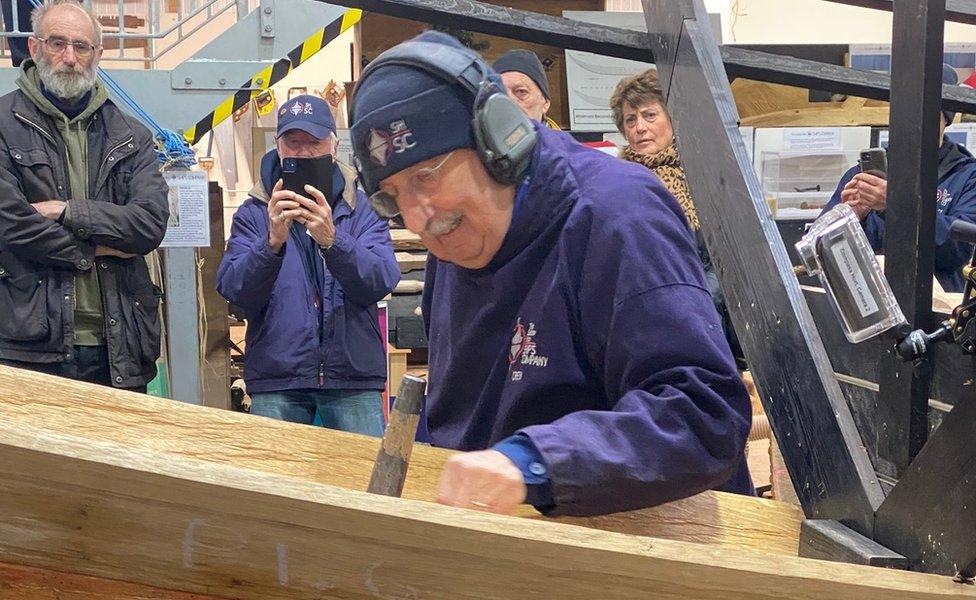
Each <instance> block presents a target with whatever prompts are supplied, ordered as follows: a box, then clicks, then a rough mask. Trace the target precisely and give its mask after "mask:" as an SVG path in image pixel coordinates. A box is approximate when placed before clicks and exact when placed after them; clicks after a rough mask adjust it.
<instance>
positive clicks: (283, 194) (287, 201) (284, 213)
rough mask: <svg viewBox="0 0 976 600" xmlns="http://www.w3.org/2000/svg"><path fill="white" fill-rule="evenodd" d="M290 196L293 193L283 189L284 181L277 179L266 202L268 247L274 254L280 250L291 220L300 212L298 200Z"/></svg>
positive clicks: (298, 215)
mask: <svg viewBox="0 0 976 600" xmlns="http://www.w3.org/2000/svg"><path fill="white" fill-rule="evenodd" d="M292 197H293V194H292V193H291V192H289V191H288V190H286V189H284V183H283V182H282V181H281V180H280V179H279V180H278V183H276V184H275V186H274V189H273V190H272V191H271V200H270V201H269V202H268V219H269V221H270V222H271V226H270V227H269V231H268V247H270V248H271V251H272V252H274V253H275V254H277V253H279V252H281V247H282V246H284V245H285V241H286V240H287V239H288V230H289V229H291V222H292V221H293V220H295V219H296V218H297V217H300V216H301V214H302V211H301V209H300V208H299V204H298V202H295V201H294V200H292V199H291V198H292Z"/></svg>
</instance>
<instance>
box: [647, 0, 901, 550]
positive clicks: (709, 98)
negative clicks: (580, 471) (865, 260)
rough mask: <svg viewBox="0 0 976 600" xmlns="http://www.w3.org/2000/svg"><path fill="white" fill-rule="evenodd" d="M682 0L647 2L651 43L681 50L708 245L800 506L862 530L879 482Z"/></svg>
mask: <svg viewBox="0 0 976 600" xmlns="http://www.w3.org/2000/svg"><path fill="white" fill-rule="evenodd" d="M689 4H690V3H689V2H686V1H684V0H682V1H681V2H675V1H674V0H647V1H646V2H645V4H644V6H645V17H646V20H647V22H648V30H649V31H650V32H651V34H650V35H649V36H648V37H649V39H650V40H651V44H652V45H653V46H654V48H653V50H654V51H655V53H656V54H658V55H660V56H667V55H668V49H670V48H676V49H677V54H676V56H675V60H674V63H673V65H672V64H662V65H659V66H660V68H661V70H662V76H663V78H664V79H665V83H666V84H667V83H669V84H670V94H669V96H668V98H667V104H668V109H669V112H670V115H671V119H672V121H673V123H674V126H675V129H676V130H677V131H679V132H681V135H680V137H679V141H678V143H679V148H680V150H681V155H682V159H683V163H684V165H685V170H686V173H687V175H688V180H689V183H690V185H691V191H692V194H693V196H694V198H695V205H696V207H697V209H698V214H699V216H700V218H701V219H702V230H703V232H704V234H705V241H706V244H707V245H708V249H709V251H710V252H711V255H712V257H713V260H714V262H715V266H716V271H717V273H718V277H719V281H720V282H721V284H722V289H723V291H724V292H725V295H726V300H727V303H728V305H729V307H730V308H731V311H732V318H733V321H734V323H735V327H736V331H737V332H738V334H739V339H740V341H741V342H742V345H743V348H744V349H745V352H746V356H748V357H749V362H750V366H751V367H752V369H753V373H754V374H755V377H756V382H757V384H758V386H759V389H760V390H761V391H762V396H763V399H764V401H766V411H767V414H769V415H770V421H771V422H772V423H773V429H774V432H775V433H776V438H777V440H778V441H779V443H780V447H781V448H782V451H783V454H784V455H785V456H786V459H787V461H786V462H787V465H788V467H789V470H790V475H791V476H792V477H793V481H794V483H795V484H796V488H797V493H798V495H799V496H800V499H801V501H802V504H803V508H804V511H805V512H806V514H807V516H808V517H810V518H825V519H836V520H839V521H843V522H844V523H845V525H848V526H850V527H851V528H853V529H854V530H856V531H858V532H860V533H862V534H864V535H868V536H870V535H871V530H872V527H873V522H874V511H875V510H876V509H877V507H878V506H880V504H881V501H882V500H883V494H882V491H881V488H880V484H879V483H878V481H877V478H876V477H875V474H874V470H873V468H872V465H871V462H870V460H869V458H868V455H867V453H866V452H865V450H864V448H863V446H862V444H861V440H860V437H859V436H858V433H857V429H856V427H855V425H854V421H853V417H852V416H851V414H850V411H849V409H848V406H847V403H846V401H845V399H844V396H843V394H842V392H841V390H840V387H839V386H838V384H837V381H836V380H835V379H834V377H833V371H832V369H831V366H830V361H829V359H828V356H827V352H826V350H825V349H824V346H823V343H822V342H821V340H820V336H819V335H818V333H817V329H816V325H815V324H814V322H813V319H812V318H811V315H810V312H809V310H808V309H807V306H806V302H805V301H804V299H803V294H802V291H801V290H800V287H799V284H798V283H797V280H796V276H795V275H794V273H793V268H792V265H791V264H790V260H789V256H788V255H787V253H786V248H785V247H784V246H783V242H782V240H781V238H780V236H779V232H778V231H777V229H776V226H775V224H774V222H773V220H772V218H771V215H770V213H769V209H768V207H767V205H766V200H765V196H764V194H763V191H762V187H761V185H760V183H759V180H758V178H757V177H756V174H755V169H753V167H752V162H751V160H750V158H749V155H748V153H747V152H746V148H745V146H744V144H743V143H742V138H741V136H740V134H739V130H738V114H737V112H736V108H735V102H734V101H733V98H732V91H731V88H730V86H729V80H728V78H727V76H726V73H725V68H724V66H723V64H722V58H721V55H720V53H719V48H718V45H717V44H716V42H715V39H714V37H713V36H712V33H711V31H710V29H709V25H708V22H707V20H705V16H704V7H703V6H702V4H701V2H700V1H698V0H696V1H695V2H694V5H693V6H691V7H690V8H691V9H692V10H691V12H690V14H689V12H687V11H689ZM665 26H669V27H672V28H673V29H672V30H665V29H664V27H665ZM760 298H761V299H762V301H761V302H760ZM770 400H772V401H770Z"/></svg>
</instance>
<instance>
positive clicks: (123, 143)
mask: <svg viewBox="0 0 976 600" xmlns="http://www.w3.org/2000/svg"><path fill="white" fill-rule="evenodd" d="M132 140H133V137H132V136H131V135H130V136H129V137H128V138H126V139H125V140H123V141H122V142H119V143H118V144H117V145H116V146H114V147H113V148H112V149H111V150H109V151H108V154H106V155H105V159H104V160H102V166H101V167H99V168H98V170H99V171H101V170H102V168H103V167H104V166H105V163H107V162H108V159H109V158H110V157H111V156H112V153H113V152H115V151H116V150H118V149H119V148H121V147H122V146H125V145H126V144H128V143H129V142H131V141H132Z"/></svg>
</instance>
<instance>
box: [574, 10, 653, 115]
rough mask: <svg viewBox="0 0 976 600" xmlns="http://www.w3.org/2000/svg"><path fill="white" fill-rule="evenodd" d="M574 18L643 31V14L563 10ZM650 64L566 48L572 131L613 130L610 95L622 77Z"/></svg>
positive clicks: (646, 67)
mask: <svg viewBox="0 0 976 600" xmlns="http://www.w3.org/2000/svg"><path fill="white" fill-rule="evenodd" d="M563 16H564V17H567V18H569V19H575V20H577V21H585V22H588V23H597V24H600V25H608V26H611V27H622V28H624V29H634V30H637V31H645V30H646V26H645V25H644V15H643V13H625V12H618V13H613V12H593V11H570V10H567V11H563ZM652 66H654V65H653V64H651V63H646V62H640V61H636V60H626V59H623V58H613V57H610V56H601V55H599V54H591V53H590V52H580V51H578V50H566V87H567V92H568V95H569V126H570V129H572V130H573V131H605V132H606V131H616V130H617V126H616V125H615V124H614V122H613V115H612V114H611V112H610V96H611V95H613V89H614V88H615V87H616V86H617V83H618V82H619V81H620V80H621V79H623V78H624V77H629V76H630V75H636V74H637V73H640V72H641V71H644V70H645V69H648V68H650V67H652Z"/></svg>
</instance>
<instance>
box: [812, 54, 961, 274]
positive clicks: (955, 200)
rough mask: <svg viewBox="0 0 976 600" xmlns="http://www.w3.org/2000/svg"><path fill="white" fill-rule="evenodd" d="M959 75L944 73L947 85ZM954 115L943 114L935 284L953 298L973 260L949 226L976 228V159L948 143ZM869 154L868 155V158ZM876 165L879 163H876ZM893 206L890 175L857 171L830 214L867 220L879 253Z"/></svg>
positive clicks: (842, 187)
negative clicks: (840, 211)
mask: <svg viewBox="0 0 976 600" xmlns="http://www.w3.org/2000/svg"><path fill="white" fill-rule="evenodd" d="M958 81H959V77H958V75H956V71H955V70H954V69H953V68H952V67H950V66H948V65H943V67H942V82H943V83H944V84H946V85H956V84H957V83H958ZM954 116H955V115H953V114H952V113H951V112H948V111H943V112H942V124H941V126H940V128H939V137H940V138H941V140H942V145H941V146H940V147H939V156H938V161H939V184H938V189H937V190H936V202H937V204H936V211H937V212H936V219H935V278H936V279H937V280H938V281H939V284H941V285H942V288H943V289H944V290H945V291H947V292H961V291H963V288H964V287H965V280H964V279H963V277H962V272H961V269H962V267H963V265H964V264H966V263H967V262H968V261H969V258H970V257H971V256H972V252H973V246H972V244H966V243H963V242H955V241H953V240H951V239H949V226H950V225H951V224H952V222H953V221H955V220H956V219H962V220H964V221H968V222H970V223H976V158H973V155H972V154H971V153H970V152H969V150H967V149H966V147H965V146H962V145H960V144H956V143H955V142H952V141H950V140H949V139H948V138H947V137H945V128H946V126H948V125H949V124H950V123H952V120H953V117H954ZM863 154H864V153H862V155H863ZM870 162H872V163H873V162H875V161H870ZM887 200H888V181H887V174H886V173H881V172H879V170H878V169H877V167H875V166H866V167H864V168H863V169H862V168H861V167H859V166H855V167H852V168H851V169H850V170H849V171H847V173H845V174H844V176H843V177H842V178H841V180H840V183H839V184H838V185H837V189H836V190H835V191H834V195H833V197H832V198H831V199H830V202H829V203H828V204H827V206H826V207H825V208H824V212H826V211H828V210H830V209H832V208H833V207H834V206H836V205H837V204H839V203H841V202H843V203H844V204H847V205H848V206H850V207H851V208H852V209H853V210H854V212H855V214H857V216H858V217H860V219H861V223H862V226H863V227H864V232H865V233H866V234H867V237H868V240H870V242H871V246H872V247H873V248H874V251H875V252H876V253H879V254H880V253H882V252H883V251H884V234H885V208H886V207H887Z"/></svg>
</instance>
